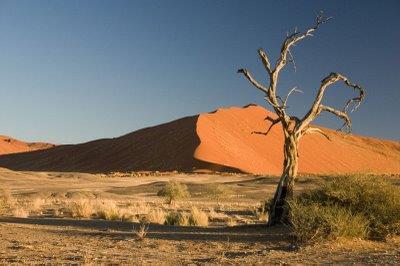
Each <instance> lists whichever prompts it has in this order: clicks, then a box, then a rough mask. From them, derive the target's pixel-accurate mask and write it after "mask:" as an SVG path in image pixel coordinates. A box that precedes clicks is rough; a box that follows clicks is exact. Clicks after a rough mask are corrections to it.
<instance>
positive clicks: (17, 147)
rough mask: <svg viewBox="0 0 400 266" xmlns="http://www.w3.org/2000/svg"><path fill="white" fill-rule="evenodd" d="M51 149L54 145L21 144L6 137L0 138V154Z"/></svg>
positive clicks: (39, 143)
mask: <svg viewBox="0 0 400 266" xmlns="http://www.w3.org/2000/svg"><path fill="white" fill-rule="evenodd" d="M51 147H54V145H53V144H49V143H44V142H23V141H20V140H17V139H13V138H10V137H8V136H0V154H10V153H18V152H26V151H35V150H43V149H48V148H51Z"/></svg>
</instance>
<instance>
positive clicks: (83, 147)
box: [0, 105, 400, 175]
mask: <svg viewBox="0 0 400 266" xmlns="http://www.w3.org/2000/svg"><path fill="white" fill-rule="evenodd" d="M266 116H272V117H275V115H274V114H273V113H271V112H269V111H267V110H266V109H264V108H262V107H260V106H255V105H249V106H247V107H243V108H240V107H231V108H226V109H218V110H217V111H215V112H212V113H205V114H200V115H197V116H192V117H185V118H182V119H179V120H175V121H172V122H169V123H166V124H162V125H158V126H154V127H149V128H145V129H141V130H138V131H135V132H132V133H130V134H127V135H124V136H121V137H118V138H113V139H101V140H96V141H92V142H88V143H83V144H77V145H60V146H56V147H54V148H51V149H46V150H40V151H34V152H27V153H19V154H10V155H3V156H0V166H1V167H7V168H10V169H13V170H41V171H81V172H104V171H142V170H159V171H171V170H178V171H188V172H190V171H196V170H211V171H243V172H249V173H257V174H273V175H278V174H280V172H281V168H282V160H283V154H282V150H283V147H282V145H283V137H282V132H281V128H280V126H275V127H274V128H273V129H272V130H271V131H270V133H269V134H268V135H267V136H264V135H258V134H252V132H253V131H265V129H266V128H267V127H268V123H267V122H266V121H265V120H264V118H265V117H266ZM324 130H325V131H326V132H327V134H328V135H330V136H331V141H328V140H327V139H325V138H324V137H322V136H321V135H318V134H317V135H307V136H305V137H303V139H302V140H301V141H300V152H299V155H300V166H299V171H300V172H303V173H313V174H321V173H351V172H375V173H400V143H399V142H395V141H387V140H380V139H376V138H370V137H361V136H355V135H344V134H342V133H339V132H336V131H333V130H330V129H325V128H324Z"/></svg>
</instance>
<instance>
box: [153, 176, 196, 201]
mask: <svg viewBox="0 0 400 266" xmlns="http://www.w3.org/2000/svg"><path fill="white" fill-rule="evenodd" d="M157 196H160V197H165V198H166V199H167V201H168V203H169V204H171V203H172V201H175V200H179V199H186V198H188V197H189V196H190V194H189V191H188V188H187V186H186V185H185V184H182V183H180V182H178V181H170V182H168V183H167V184H166V185H165V187H164V188H163V189H161V190H160V191H158V193H157Z"/></svg>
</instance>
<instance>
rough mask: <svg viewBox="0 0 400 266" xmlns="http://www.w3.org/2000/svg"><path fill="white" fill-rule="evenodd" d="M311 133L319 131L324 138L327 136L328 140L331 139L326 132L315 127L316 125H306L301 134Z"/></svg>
mask: <svg viewBox="0 0 400 266" xmlns="http://www.w3.org/2000/svg"><path fill="white" fill-rule="evenodd" d="M312 133H319V134H321V135H322V136H324V137H325V138H327V139H328V140H331V138H330V137H329V136H328V134H326V133H325V132H324V131H323V130H321V129H319V128H316V127H308V128H306V129H305V130H304V131H303V133H302V135H307V134H312Z"/></svg>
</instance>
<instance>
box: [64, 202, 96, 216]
mask: <svg viewBox="0 0 400 266" xmlns="http://www.w3.org/2000/svg"><path fill="white" fill-rule="evenodd" d="M66 207H67V209H68V211H69V212H70V214H71V216H72V217H74V218H90V217H91V216H92V215H93V214H94V213H95V211H96V209H95V205H94V204H93V201H91V200H89V199H77V200H69V201H67V202H66Z"/></svg>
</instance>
